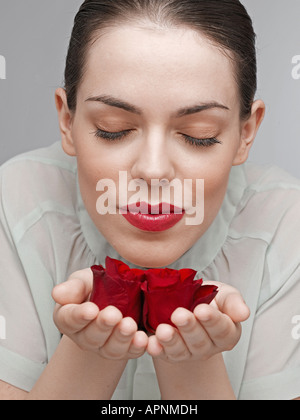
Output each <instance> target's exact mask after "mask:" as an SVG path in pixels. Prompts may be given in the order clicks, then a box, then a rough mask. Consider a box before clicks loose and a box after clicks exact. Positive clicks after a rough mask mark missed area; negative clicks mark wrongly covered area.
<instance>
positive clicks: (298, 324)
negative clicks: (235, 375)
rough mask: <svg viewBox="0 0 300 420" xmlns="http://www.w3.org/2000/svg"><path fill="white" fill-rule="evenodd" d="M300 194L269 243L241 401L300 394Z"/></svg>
mask: <svg viewBox="0 0 300 420" xmlns="http://www.w3.org/2000/svg"><path fill="white" fill-rule="evenodd" d="M295 195H296V202H295V201H294V203H293V204H292V205H291V206H289V208H288V210H287V211H286V212H285V214H284V216H283V217H282V219H281V221H280V224H279V226H278V228H277V230H276V233H275V235H274V237H273V240H272V242H271V243H270V246H269V250H268V255H267V259H266V272H267V273H268V274H267V276H266V278H265V279H264V282H263V286H262V290H261V301H260V303H259V307H258V309H257V312H256V316H255V321H254V325H253V330H252V336H251V342H250V348H249V352H248V358H247V365H246V370H245V374H244V380H243V385H242V388H241V392H240V396H239V397H240V399H242V400H249V399H250V400H252V399H255V400H257V399H261V400H291V399H295V398H299V397H300V221H299V214H300V198H299V193H297V194H295ZM286 201H287V200H286ZM270 217H271V216H270Z"/></svg>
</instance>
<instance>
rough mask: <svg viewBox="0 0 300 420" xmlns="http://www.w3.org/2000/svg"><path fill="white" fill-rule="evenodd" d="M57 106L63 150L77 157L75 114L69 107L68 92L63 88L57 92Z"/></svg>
mask: <svg viewBox="0 0 300 420" xmlns="http://www.w3.org/2000/svg"><path fill="white" fill-rule="evenodd" d="M55 105H56V109H57V114H58V121H59V128H60V133H61V138H62V148H63V150H64V151H65V153H67V155H70V156H76V150H75V147H74V143H73V139H72V130H71V128H72V118H73V114H72V112H71V111H70V110H69V107H68V101H67V95H66V91H65V90H64V89H62V88H59V89H57V90H56V91H55Z"/></svg>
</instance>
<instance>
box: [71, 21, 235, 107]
mask: <svg viewBox="0 0 300 420" xmlns="http://www.w3.org/2000/svg"><path fill="white" fill-rule="evenodd" d="M95 93H96V94H103V93H105V94H110V95H116V96H117V97H120V95H122V97H124V95H125V98H126V99H127V100H131V101H132V102H133V103H135V104H136V105H142V104H143V103H145V101H150V102H152V101H153V99H154V98H155V97H156V98H157V99H158V100H159V101H160V103H162V102H163V103H164V104H165V105H167V104H169V103H170V97H172V101H179V102H180V103H185V102H186V101H188V102H190V101H194V100H197V101H199V100H201V101H203V102H207V101H218V102H220V103H224V104H225V105H227V106H228V105H230V106H231V107H232V106H234V105H236V104H237V103H238V102H239V101H238V89H237V85H236V82H235V74H234V65H233V61H232V60H231V59H230V58H229V57H228V55H227V54H225V53H224V52H223V51H221V50H220V49H219V48H218V47H216V46H214V45H213V44H212V43H211V42H210V41H209V40H208V39H207V38H205V37H204V36H201V35H200V34H199V33H198V32H196V31H193V30H192V29H187V28H184V27H181V28H158V27H155V26H153V25H152V26H151V25H150V24H149V25H143V24H141V25H130V26H129V25H127V26H126V25H123V26H120V27H117V28H110V29H108V30H106V31H105V32H104V33H102V34H100V36H99V37H98V38H97V39H96V41H95V42H94V43H93V44H92V45H91V47H90V49H89V51H88V54H87V60H86V71H85V73H84V77H83V80H82V84H81V88H80V90H79V94H82V95H93V94H95Z"/></svg>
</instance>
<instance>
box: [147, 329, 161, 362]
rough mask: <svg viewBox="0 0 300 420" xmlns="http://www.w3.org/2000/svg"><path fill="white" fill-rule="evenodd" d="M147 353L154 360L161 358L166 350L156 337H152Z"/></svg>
mask: <svg viewBox="0 0 300 420" xmlns="http://www.w3.org/2000/svg"><path fill="white" fill-rule="evenodd" d="M147 353H148V354H149V355H150V356H151V357H154V358H156V357H159V356H161V355H162V354H163V353H164V348H163V346H162V345H161V344H160V343H159V342H158V340H157V337H156V336H155V335H151V336H150V337H149V338H148V346H147Z"/></svg>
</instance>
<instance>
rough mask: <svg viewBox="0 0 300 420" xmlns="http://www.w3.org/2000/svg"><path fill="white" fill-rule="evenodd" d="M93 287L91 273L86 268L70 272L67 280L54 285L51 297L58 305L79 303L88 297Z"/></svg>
mask: <svg viewBox="0 0 300 420" xmlns="http://www.w3.org/2000/svg"><path fill="white" fill-rule="evenodd" d="M92 288H93V273H92V270H91V269H89V268H87V269H85V270H81V271H77V272H76V273H74V274H72V275H71V276H70V278H69V279H68V281H66V282H65V283H62V284H59V285H58V286H56V287H54V289H53V291H52V297H53V299H54V300H55V302H56V303H58V304H59V305H68V304H81V303H83V302H86V301H87V300H88V298H89V295H90V293H91V292H92Z"/></svg>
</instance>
